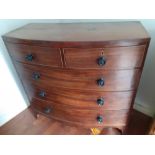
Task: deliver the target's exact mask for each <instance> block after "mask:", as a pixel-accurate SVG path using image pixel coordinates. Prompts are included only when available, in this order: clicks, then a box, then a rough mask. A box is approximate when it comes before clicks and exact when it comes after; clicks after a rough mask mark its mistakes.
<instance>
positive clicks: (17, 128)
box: [0, 107, 152, 135]
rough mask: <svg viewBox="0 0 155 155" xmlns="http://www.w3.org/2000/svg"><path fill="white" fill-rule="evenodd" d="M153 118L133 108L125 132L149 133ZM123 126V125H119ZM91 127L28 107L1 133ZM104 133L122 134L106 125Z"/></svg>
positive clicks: (73, 132) (58, 131)
mask: <svg viewBox="0 0 155 155" xmlns="http://www.w3.org/2000/svg"><path fill="white" fill-rule="evenodd" d="M151 122H152V118H151V117H149V116H146V115H144V114H142V113H140V112H138V111H136V110H134V109H133V114H132V115H131V121H130V122H129V128H128V131H127V132H126V133H125V134H127V135H128V134H130V135H133V134H134V135H144V134H148V131H149V127H150V124H151ZM119 128H121V127H119ZM90 134H91V133H90V129H87V128H82V127H81V126H80V127H79V126H76V127H75V126H73V125H72V126H71V125H69V124H68V123H67V124H66V122H65V123H64V122H60V121H57V120H54V119H50V118H48V117H45V116H43V115H38V117H37V119H36V118H35V117H34V115H33V112H32V110H31V108H30V107H29V108H27V109H26V110H24V111H23V112H21V113H20V114H18V115H17V116H15V117H14V118H13V119H11V120H10V121H8V122H7V123H6V124H4V125H3V126H1V127H0V135H90ZM100 134H102V135H110V134H112V135H115V134H120V130H118V128H112V127H106V128H103V129H102V132H101V133H100Z"/></svg>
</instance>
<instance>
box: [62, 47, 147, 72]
mask: <svg viewBox="0 0 155 155" xmlns="http://www.w3.org/2000/svg"><path fill="white" fill-rule="evenodd" d="M145 48H146V45H142V46H130V47H113V48H103V49H102V48H100V49H93V48H91V49H85V48H84V49H83V48H81V49H80V48H69V49H64V57H65V64H66V67H67V68H79V69H93V68H94V69H132V68H138V67H141V65H142V60H143V57H144V52H145ZM124 53H125V54H124ZM100 57H103V58H104V59H105V64H104V65H99V64H98V59H99V58H100Z"/></svg>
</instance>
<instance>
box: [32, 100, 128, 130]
mask: <svg viewBox="0 0 155 155" xmlns="http://www.w3.org/2000/svg"><path fill="white" fill-rule="evenodd" d="M32 107H33V108H34V109H35V110H37V111H39V112H41V113H43V114H45V115H46V116H49V117H52V118H55V119H58V120H61V121H66V122H70V123H73V124H77V125H82V126H89V127H95V126H115V125H117V126H123V125H125V124H126V121H127V116H128V112H129V111H128V110H118V111H117V110H111V111H110V110H109V111H95V110H84V109H82V110H81V109H77V108H75V109H74V108H68V107H67V108H65V107H63V108H62V107H61V106H60V105H57V106H56V105H55V106H52V105H51V104H50V103H49V102H43V101H41V100H38V99H34V100H33V101H32Z"/></svg>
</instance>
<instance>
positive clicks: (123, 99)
mask: <svg viewBox="0 0 155 155" xmlns="http://www.w3.org/2000/svg"><path fill="white" fill-rule="evenodd" d="M23 84H24V86H25V89H26V92H27V94H28V96H29V99H30V101H32V100H33V98H39V99H41V100H44V101H48V102H50V103H51V104H52V105H55V104H57V105H59V106H63V105H65V106H69V107H75V108H79V109H94V110H100V109H103V110H121V109H129V108H130V106H131V102H132V98H133V96H134V91H125V92H97V91H83V90H80V91H79V90H71V89H62V88H61V89H57V88H53V87H49V86H44V85H40V84H39V83H29V82H26V81H24V82H23Z"/></svg>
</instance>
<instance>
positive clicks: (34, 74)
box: [32, 72, 40, 80]
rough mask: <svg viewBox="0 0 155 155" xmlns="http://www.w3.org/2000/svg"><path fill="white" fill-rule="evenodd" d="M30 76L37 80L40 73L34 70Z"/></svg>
mask: <svg viewBox="0 0 155 155" xmlns="http://www.w3.org/2000/svg"><path fill="white" fill-rule="evenodd" d="M32 78H33V79H34V80H39V78H40V74H39V73H35V72H34V73H33V74H32Z"/></svg>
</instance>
